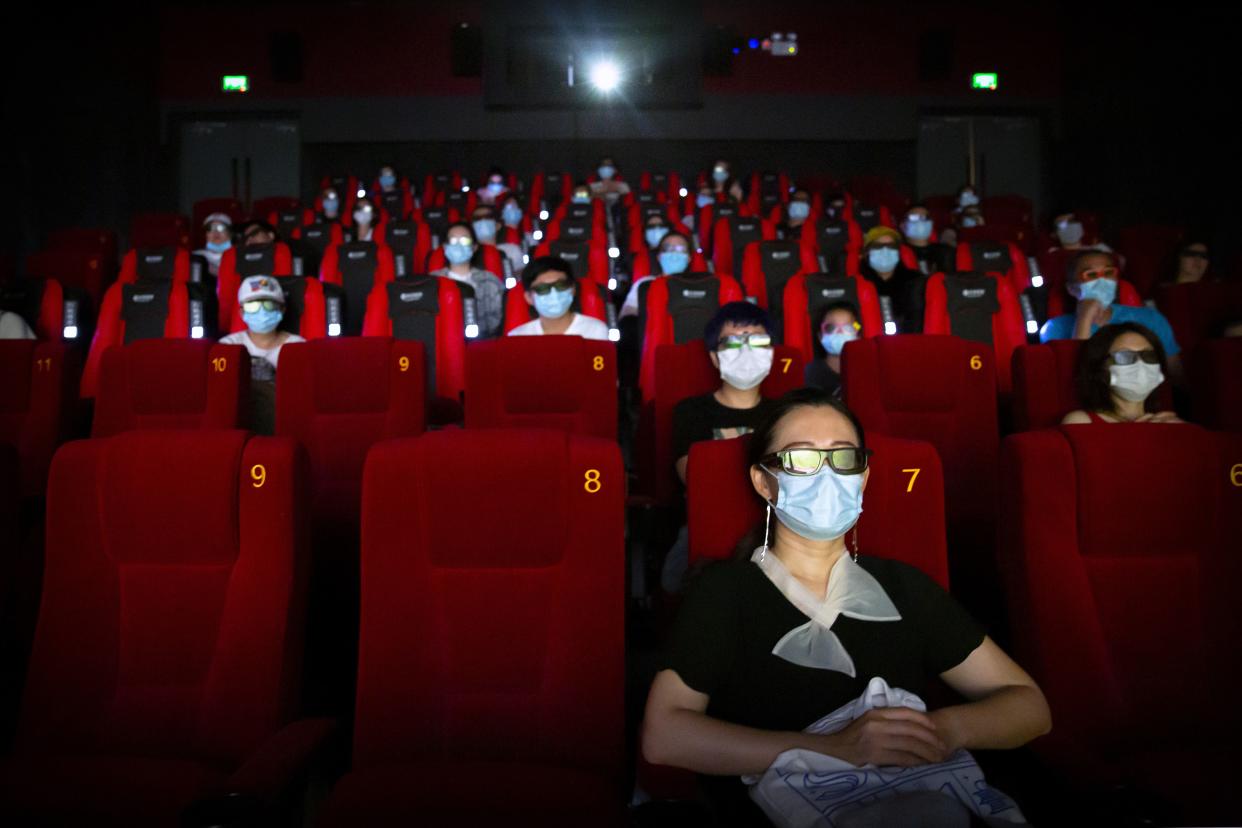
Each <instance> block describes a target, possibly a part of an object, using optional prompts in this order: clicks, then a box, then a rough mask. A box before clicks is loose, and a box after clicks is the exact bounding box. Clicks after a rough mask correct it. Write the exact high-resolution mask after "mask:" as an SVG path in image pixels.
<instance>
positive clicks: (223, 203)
mask: <svg viewBox="0 0 1242 828" xmlns="http://www.w3.org/2000/svg"><path fill="white" fill-rule="evenodd" d="M212 213H224V214H225V215H226V216H228V217H229V219H230V220H231V221H232V222H233V227H237V226H238V225H240V224H241V223H242V222H243V221H245V220H246V211H245V210H244V209H242V204H241V202H240V201H238V200H237V199H235V198H204V199H199V200H198V201H196V202H194V204H193V206H192V207H191V208H190V228H191V230H192V231H193V234H192V239H193V240H192V241H191V245H192V246H193V247H194V249H195V250H197V249H198V248H200V247H202V246H203V244H204V243H206V241H207V234H206V233H204V232H203V222H205V221H206V220H207V217H208V216H210V215H211V214H212Z"/></svg>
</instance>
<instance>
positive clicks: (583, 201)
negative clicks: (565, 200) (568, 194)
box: [570, 195, 591, 204]
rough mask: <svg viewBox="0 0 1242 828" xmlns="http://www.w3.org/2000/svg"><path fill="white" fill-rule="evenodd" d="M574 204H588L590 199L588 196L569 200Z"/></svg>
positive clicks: (577, 196) (579, 196)
mask: <svg viewBox="0 0 1242 828" xmlns="http://www.w3.org/2000/svg"><path fill="white" fill-rule="evenodd" d="M570 200H571V201H572V202H573V203H574V204H590V203H591V197H590V196H589V195H586V196H584V195H576V196H574V197H573V198H572V199H570Z"/></svg>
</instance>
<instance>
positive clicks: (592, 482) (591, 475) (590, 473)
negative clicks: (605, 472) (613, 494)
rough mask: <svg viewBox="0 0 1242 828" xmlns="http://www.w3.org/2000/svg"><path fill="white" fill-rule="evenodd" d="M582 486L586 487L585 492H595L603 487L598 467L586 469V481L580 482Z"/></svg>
mask: <svg viewBox="0 0 1242 828" xmlns="http://www.w3.org/2000/svg"><path fill="white" fill-rule="evenodd" d="M582 488H584V489H586V493H587V494H595V493H596V492H598V491H599V490H600V489H602V488H604V484H602V483H600V481H599V469H587V472H586V482H585V483H583V484H582Z"/></svg>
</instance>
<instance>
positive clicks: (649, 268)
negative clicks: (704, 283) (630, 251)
mask: <svg viewBox="0 0 1242 828" xmlns="http://www.w3.org/2000/svg"><path fill="white" fill-rule="evenodd" d="M632 267H633V271H634V272H633V276H634V281H638V280H639V279H641V278H643V277H644V276H663V275H664V274H663V272H661V270H660V257H659V255H658V254H656V253H654V252H652V251H650V250H646V249H643V250H641V251H639V252H638V253H635V254H634V262H633V265H632ZM686 272H687V273H706V272H707V259H705V258H703V254H702V253H700V252H699V251H697V250H693V251H691V253H690V266H689V267H688V268H686Z"/></svg>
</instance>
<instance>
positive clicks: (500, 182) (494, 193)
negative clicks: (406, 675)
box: [478, 167, 509, 206]
mask: <svg viewBox="0 0 1242 828" xmlns="http://www.w3.org/2000/svg"><path fill="white" fill-rule="evenodd" d="M508 195H509V184H508V182H506V180H505V171H504V170H502V169H501V168H500V167H492V168H491V169H490V170H488V173H487V183H486V184H484V185H483V186H482V187H480V188H479V193H478V196H479V201H480V203H482V204H486V205H488V206H491V205H494V204H501V203H503V202H504V200H505V198H507V197H508Z"/></svg>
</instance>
